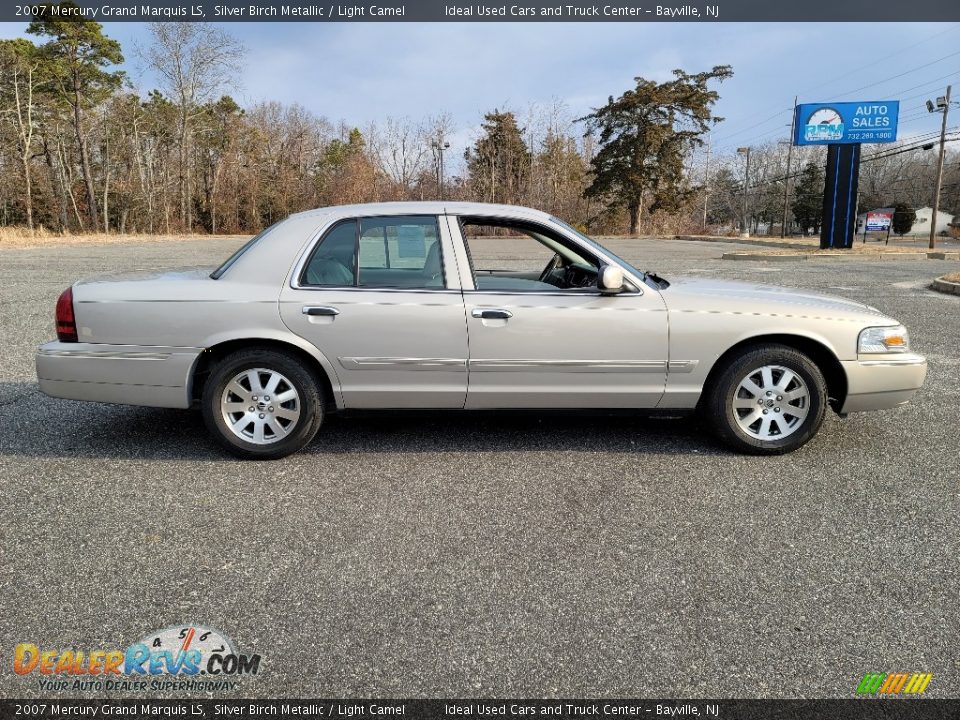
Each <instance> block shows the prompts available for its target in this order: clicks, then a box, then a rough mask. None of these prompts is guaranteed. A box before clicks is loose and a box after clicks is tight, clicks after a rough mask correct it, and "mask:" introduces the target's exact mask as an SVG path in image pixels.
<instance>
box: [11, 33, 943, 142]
mask: <svg viewBox="0 0 960 720" xmlns="http://www.w3.org/2000/svg"><path fill="white" fill-rule="evenodd" d="M223 27H224V28H225V29H226V30H228V31H229V32H230V33H231V34H233V35H234V36H235V37H236V38H237V39H238V40H240V41H241V42H242V43H243V45H244V46H245V47H246V49H247V58H246V62H245V66H244V68H243V69H242V71H241V73H240V76H239V77H238V78H237V80H238V83H237V87H236V88H234V89H233V90H232V91H231V94H232V95H233V96H234V97H235V98H237V99H238V100H239V101H240V103H241V104H242V105H250V104H253V103H255V102H257V101H263V100H276V101H280V102H283V103H299V104H301V105H303V106H305V107H307V108H308V109H310V110H312V111H314V112H316V113H317V114H319V115H323V116H325V117H327V118H328V119H330V120H331V121H334V122H336V121H339V120H341V119H342V120H346V121H347V122H348V123H350V124H351V125H357V126H359V127H363V126H364V125H366V124H367V123H369V122H370V121H375V120H382V119H383V118H385V117H387V116H392V117H395V118H402V117H408V118H410V119H412V120H417V121H419V120H421V119H423V118H425V117H427V116H432V115H438V114H440V113H443V112H447V113H450V115H451V116H452V117H453V120H454V124H455V125H456V128H457V130H456V133H455V134H454V136H453V137H452V138H451V141H452V147H451V151H450V154H451V156H452V157H451V159H452V160H454V159H455V158H458V157H460V156H462V154H463V151H464V149H465V148H466V147H467V145H468V144H469V143H470V142H471V141H472V140H473V139H474V138H475V137H476V134H477V129H478V127H479V125H480V122H481V120H482V116H483V113H484V112H487V111H490V110H492V109H494V108H499V109H505V108H508V109H514V110H517V111H518V115H520V116H522V115H523V112H524V110H525V109H526V108H528V107H529V105H530V104H531V103H538V104H552V103H554V102H556V101H557V100H559V101H562V102H563V103H565V104H566V105H567V107H568V108H569V111H570V114H571V116H572V117H577V116H580V115H583V114H585V113H587V112H589V111H590V109H591V108H593V107H597V106H598V105H601V104H603V103H604V102H605V101H606V99H607V97H608V96H610V95H619V94H621V93H622V92H623V91H625V90H626V89H628V88H630V87H631V86H632V85H633V78H634V77H636V76H643V77H645V78H649V79H653V80H659V81H662V80H666V79H669V78H670V77H671V71H672V70H673V69H674V68H682V69H684V70H686V71H688V72H699V71H702V70H707V69H709V68H711V67H712V66H714V65H723V64H727V65H731V66H733V70H734V76H733V78H731V79H730V80H727V81H726V82H724V83H723V84H722V85H720V86H719V87H718V89H719V92H720V95H721V99H720V101H719V102H718V104H717V106H716V109H715V110H716V113H717V114H718V115H720V116H722V117H724V118H725V121H724V122H723V123H721V124H720V125H719V126H717V129H716V130H715V131H714V132H713V137H712V145H713V148H714V151H715V152H720V153H724V152H728V153H729V152H733V151H734V150H735V148H736V147H737V146H738V145H750V144H759V143H764V142H770V141H776V140H777V139H786V138H787V137H788V135H789V124H790V110H791V107H792V105H793V100H794V96H795V95H798V96H799V100H800V102H801V103H802V102H820V101H843V100H897V99H900V100H901V101H902V102H901V111H900V137H901V138H903V137H915V136H917V135H919V134H921V133H927V132H932V131H934V130H939V122H940V115H939V114H938V115H930V114H928V113H927V111H926V110H925V108H924V102H925V100H926V99H927V98H935V97H936V96H937V95H942V94H943V92H944V88H945V86H946V84H947V83H949V82H953V83H954V85H956V86H958V87H957V92H955V93H954V97H958V96H960V47H958V46H957V44H956V42H955V38H956V31H957V29H958V28H960V25H958V24H950V23H873V24H871V23H780V24H777V23H772V24H761V23H709V24H708V23H702V24H698V23H584V24H578V23H539V24H533V23H395V24H393V23H335V24H327V23H308V22H304V23H224V24H223ZM104 28H105V32H106V33H107V35H109V36H110V37H113V38H115V39H117V40H119V41H120V42H121V44H122V46H123V49H124V53H125V56H126V58H127V64H126V66H125V69H126V70H127V71H128V73H129V75H130V77H131V79H132V80H133V81H134V83H135V84H136V85H137V86H138V87H139V88H140V89H141V90H143V91H146V90H149V89H151V88H152V87H153V86H154V84H155V81H154V79H153V77H152V76H151V75H150V73H149V72H148V71H145V70H144V69H143V68H141V67H139V63H138V61H137V60H136V54H135V52H134V45H135V43H140V44H141V45H142V44H145V43H147V42H149V33H148V29H147V26H146V24H144V23H105V24H104ZM23 30H24V26H23V25H17V24H12V23H6V24H0V36H3V37H14V36H17V35H22V33H23ZM956 117H957V121H956V122H951V126H955V125H958V124H960V111H957V115H956Z"/></svg>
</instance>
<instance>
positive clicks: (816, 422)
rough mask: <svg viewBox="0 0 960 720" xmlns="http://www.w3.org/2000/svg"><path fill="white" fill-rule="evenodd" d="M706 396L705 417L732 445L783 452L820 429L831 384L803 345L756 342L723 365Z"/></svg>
mask: <svg viewBox="0 0 960 720" xmlns="http://www.w3.org/2000/svg"><path fill="white" fill-rule="evenodd" d="M704 400H705V402H704V404H703V407H702V413H703V416H704V419H705V420H706V421H707V423H708V424H709V425H710V426H711V429H712V430H713V432H714V434H715V435H716V436H717V437H718V438H719V439H720V440H722V441H723V442H724V443H726V444H727V445H729V446H730V447H731V448H733V449H734V450H738V451H739V452H743V453H748V454H750V455H783V454H785V453H789V452H793V451H794V450H796V449H797V448H799V447H801V446H803V445H804V444H805V443H806V442H807V441H808V440H810V438H812V437H813V436H814V435H816V434H817V430H819V429H820V424H821V423H822V422H823V416H824V414H825V412H826V407H827V383H826V381H825V380H824V379H823V373H821V372H820V369H819V368H818V367H817V366H816V365H815V364H814V363H813V362H812V361H811V360H810V358H808V357H807V356H806V355H804V354H803V353H801V352H799V351H798V350H795V349H794V348H791V347H788V346H786V345H773V344H771V345H755V346H753V347H750V348H747V349H745V350H744V351H743V352H742V353H741V354H739V355H737V356H736V357H734V358H733V359H732V360H730V361H729V363H728V364H727V365H726V367H724V368H722V369H721V371H720V374H719V375H718V376H717V378H716V380H715V381H714V382H713V383H711V386H710V387H709V388H708V389H707V392H706V396H705V399H704Z"/></svg>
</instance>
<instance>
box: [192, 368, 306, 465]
mask: <svg viewBox="0 0 960 720" xmlns="http://www.w3.org/2000/svg"><path fill="white" fill-rule="evenodd" d="M202 405H203V419H204V422H205V423H206V425H207V429H208V430H209V431H210V433H211V434H212V435H213V437H214V439H216V440H217V442H219V443H220V445H222V446H223V447H224V448H226V449H227V450H229V451H230V452H231V453H233V454H234V455H236V456H238V457H241V458H246V459H260V460H275V459H277V458H282V457H286V456H287V455H290V454H292V453H295V452H297V451H298V450H300V449H301V448H303V447H304V446H305V445H306V444H307V443H309V442H310V441H311V440H312V439H313V437H314V435H316V434H317V430H319V428H320V425H321V423H322V422H323V400H322V397H321V394H320V391H319V387H318V383H317V380H316V378H315V377H314V375H313V373H312V372H311V371H310V370H309V369H308V368H306V367H304V365H303V363H302V362H300V360H298V359H297V358H296V357H294V356H293V355H290V354H288V353H285V352H282V351H278V350H271V349H251V350H241V351H239V352H236V353H233V354H231V355H228V356H227V357H225V358H224V359H223V360H221V361H220V362H218V363H217V364H216V366H214V368H213V370H212V372H211V373H210V377H209V378H208V379H207V382H206V385H205V386H204V389H203V399H202Z"/></svg>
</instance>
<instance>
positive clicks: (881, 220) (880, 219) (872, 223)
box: [866, 210, 893, 232]
mask: <svg viewBox="0 0 960 720" xmlns="http://www.w3.org/2000/svg"><path fill="white" fill-rule="evenodd" d="M892 222H893V210H873V211H871V212H868V213H867V227H866V231H867V232H887V231H888V230H889V229H890V224H891V223H892Z"/></svg>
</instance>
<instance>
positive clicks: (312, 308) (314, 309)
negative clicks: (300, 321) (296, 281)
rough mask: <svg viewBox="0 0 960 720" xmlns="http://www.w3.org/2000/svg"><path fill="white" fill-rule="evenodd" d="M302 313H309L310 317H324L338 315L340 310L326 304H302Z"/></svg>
mask: <svg viewBox="0 0 960 720" xmlns="http://www.w3.org/2000/svg"><path fill="white" fill-rule="evenodd" d="M303 314H304V315H310V316H311V317H317V316H321V317H326V316H333V315H339V314H340V311H339V310H337V309H336V308H335V307H329V306H327V305H304V307H303Z"/></svg>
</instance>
